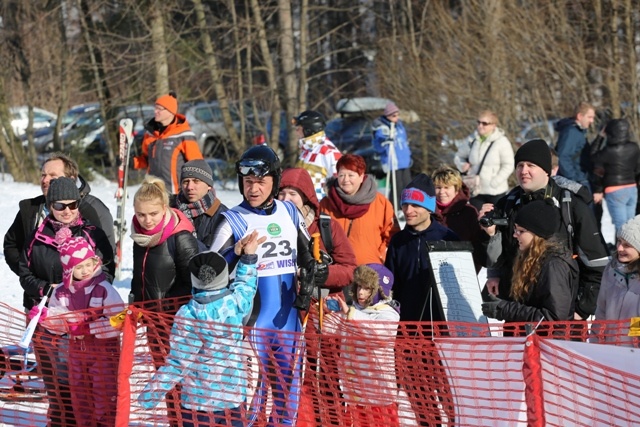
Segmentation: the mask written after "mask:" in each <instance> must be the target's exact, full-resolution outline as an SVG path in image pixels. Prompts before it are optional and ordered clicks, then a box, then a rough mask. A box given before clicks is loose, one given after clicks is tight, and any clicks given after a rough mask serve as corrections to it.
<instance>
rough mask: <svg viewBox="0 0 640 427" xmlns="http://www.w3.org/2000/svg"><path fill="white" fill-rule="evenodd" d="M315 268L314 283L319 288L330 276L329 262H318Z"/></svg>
mask: <svg viewBox="0 0 640 427" xmlns="http://www.w3.org/2000/svg"><path fill="white" fill-rule="evenodd" d="M312 268H313V284H314V285H315V286H317V287H318V288H321V287H323V286H324V284H325V283H327V279H328V278H329V264H325V263H324V262H316V263H315V265H314V266H313V267H312Z"/></svg>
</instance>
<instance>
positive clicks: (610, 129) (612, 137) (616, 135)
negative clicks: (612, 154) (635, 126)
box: [604, 119, 630, 145]
mask: <svg viewBox="0 0 640 427" xmlns="http://www.w3.org/2000/svg"><path fill="white" fill-rule="evenodd" d="M604 131H605V133H606V134H607V145H622V144H624V143H626V142H627V141H629V139H630V126H629V122H628V121H626V120H625V119H613V120H611V121H610V122H609V123H607V127H606V128H605V130H604Z"/></svg>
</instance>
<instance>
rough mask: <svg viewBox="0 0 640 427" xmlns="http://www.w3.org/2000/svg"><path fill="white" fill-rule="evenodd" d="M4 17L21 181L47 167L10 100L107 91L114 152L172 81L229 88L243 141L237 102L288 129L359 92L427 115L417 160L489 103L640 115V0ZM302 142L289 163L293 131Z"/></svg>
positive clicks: (81, 1) (255, 3) (52, 2)
mask: <svg viewBox="0 0 640 427" xmlns="http://www.w3.org/2000/svg"><path fill="white" fill-rule="evenodd" d="M0 19H1V21H0V63H1V64H3V66H2V67H0V128H1V129H0V130H3V131H2V132H0V151H1V152H2V155H3V156H4V158H5V161H6V165H7V168H8V169H9V170H8V171H9V172H10V173H11V174H12V175H13V177H14V180H15V181H27V182H36V181H37V179H38V175H39V173H38V159H37V154H36V151H35V149H34V147H33V144H32V143H29V144H27V145H26V149H25V148H24V147H25V145H24V144H23V143H22V141H20V139H19V138H18V137H17V136H16V135H14V134H13V132H12V130H11V126H10V114H9V107H11V106H17V105H29V106H38V107H42V108H46V109H48V110H51V111H54V112H57V113H58V115H59V116H60V115H61V114H62V113H64V112H65V111H66V110H67V108H69V106H70V105H74V104H78V103H82V102H100V105H101V107H100V108H101V109H102V112H103V116H104V117H106V118H107V124H108V125H107V129H109V130H110V131H111V132H109V135H108V139H107V142H108V146H109V148H110V150H109V157H110V158H111V159H113V158H114V157H115V153H117V147H116V145H117V138H116V131H117V123H116V120H115V108H116V106H118V105H125V104H135V103H141V104H153V101H154V100H155V98H156V97H157V96H159V95H161V94H165V93H167V92H169V91H170V90H171V91H175V92H176V93H177V95H178V100H179V101H180V102H181V103H182V102H187V101H210V100H217V101H219V103H220V105H221V107H222V111H223V118H224V121H225V124H226V127H227V129H228V130H229V133H230V144H231V145H232V147H233V148H234V149H235V151H236V152H241V151H242V150H243V149H244V148H246V147H247V144H249V143H250V142H249V141H247V138H246V136H245V135H244V132H243V129H244V127H242V128H241V131H240V132H236V131H235V130H234V128H233V126H232V124H231V123H232V118H231V115H230V114H229V109H228V107H229V105H230V104H234V103H235V105H238V108H240V109H241V111H240V112H241V117H244V116H247V115H249V114H252V113H256V112H257V111H269V112H271V115H272V117H274V118H275V120H273V121H272V123H273V126H272V127H271V134H272V135H274V136H275V135H278V133H279V131H280V129H279V127H280V124H281V122H282V123H283V124H285V125H287V126H289V127H290V126H291V124H290V123H289V120H283V121H281V120H280V119H279V117H281V114H284V115H285V117H287V118H290V117H293V116H294V115H296V114H297V113H299V112H300V111H303V110H305V109H315V110H318V111H320V112H322V113H324V114H325V115H326V116H327V117H329V118H331V117H333V116H334V115H335V109H334V108H335V104H336V101H337V100H338V99H340V98H349V97H356V96H382V97H386V98H389V99H392V100H394V101H395V102H397V103H398V104H399V106H400V108H401V109H404V110H412V111H414V112H415V113H416V114H417V116H418V117H419V118H420V120H419V121H417V122H416V123H413V124H412V127H413V128H414V129H416V130H417V131H418V134H419V135H420V136H419V137H418V138H417V139H418V140H417V141H413V144H414V147H416V148H415V149H414V160H416V161H417V163H418V165H430V164H433V163H434V162H436V161H437V160H438V159H439V158H441V156H442V150H447V149H448V150H450V148H448V147H443V146H442V144H441V138H439V137H433V135H439V136H441V135H445V134H447V135H453V134H458V135H461V136H462V135H468V134H469V133H471V131H472V130H473V129H474V127H475V122H474V120H475V119H476V115H477V114H478V112H479V111H481V110H483V109H486V108H489V109H492V110H494V111H496V113H497V114H498V116H499V117H500V122H501V123H500V126H501V127H502V128H503V129H505V130H506V131H507V134H508V135H509V136H510V137H512V136H513V135H514V133H516V132H517V131H518V130H519V129H520V128H521V127H522V123H524V122H535V121H538V120H546V119H547V118H552V117H553V118H559V117H563V116H569V115H571V114H573V109H574V107H575V105H576V104H577V103H578V102H580V101H582V100H587V101H590V102H592V103H593V104H594V105H596V107H597V108H598V110H599V112H600V113H602V114H603V115H604V116H607V117H621V116H624V117H627V118H628V119H629V120H630V121H631V123H632V126H633V129H634V130H636V131H637V130H638V90H639V88H638V71H639V65H640V64H639V62H638V49H639V48H640V10H639V8H638V7H637V4H635V2H633V1H632V0H540V1H526V0H504V1H501V0H466V1H461V0H448V1H445V0H209V1H207V0H186V1H185V0H183V1H176V0H0ZM247 100H248V101H251V102H250V103H245V102H243V101H247ZM243 108H250V109H252V110H254V111H243V110H242V109H243ZM58 122H60V121H58ZM259 125H260V126H265V123H260V124H259ZM57 126H59V124H57ZM265 129H266V127H265ZM57 134H58V132H57V131H56V135H57ZM32 135H33V129H29V128H28V129H27V137H28V140H30V139H31V138H32ZM277 139H278V138H277V137H272V138H271V140H272V141H277ZM54 144H56V146H55V148H56V149H64V148H65V147H63V146H62V142H61V141H59V140H57V139H56V140H55V141H54ZM288 144H289V149H288V150H287V152H288V158H287V161H288V162H291V161H292V160H293V159H294V158H295V156H296V152H297V141H296V140H295V133H294V132H289V141H288ZM231 160H233V159H231Z"/></svg>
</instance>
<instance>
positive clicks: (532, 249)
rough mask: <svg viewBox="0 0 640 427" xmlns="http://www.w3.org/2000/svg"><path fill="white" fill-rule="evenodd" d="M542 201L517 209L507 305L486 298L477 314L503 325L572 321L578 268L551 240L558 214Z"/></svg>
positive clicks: (503, 302) (569, 255)
mask: <svg viewBox="0 0 640 427" xmlns="http://www.w3.org/2000/svg"><path fill="white" fill-rule="evenodd" d="M548 200H549V199H547V200H536V201H533V202H531V203H528V204H526V205H525V206H524V207H522V208H521V209H520V210H519V211H518V213H517V215H516V218H515V228H514V230H513V236H514V237H515V238H516V239H517V241H518V255H517V258H516V261H515V264H514V266H513V279H512V285H511V295H510V298H511V300H510V301H507V300H504V299H501V298H497V297H495V296H493V295H489V301H487V302H485V303H483V304H482V312H483V313H484V314H485V315H486V316H487V317H493V318H496V319H498V320H504V321H505V322H538V321H540V320H545V321H569V320H573V312H574V311H575V306H574V304H575V299H576V294H577V292H578V264H577V263H576V261H575V260H574V259H573V258H572V256H571V254H570V253H569V252H568V250H567V249H566V248H565V247H564V246H563V245H562V244H561V243H560V242H558V241H557V240H555V239H554V238H553V234H554V232H555V231H556V230H557V229H558V227H559V226H560V213H559V212H558V209H557V208H556V207H554V206H553V205H552V204H550V202H548Z"/></svg>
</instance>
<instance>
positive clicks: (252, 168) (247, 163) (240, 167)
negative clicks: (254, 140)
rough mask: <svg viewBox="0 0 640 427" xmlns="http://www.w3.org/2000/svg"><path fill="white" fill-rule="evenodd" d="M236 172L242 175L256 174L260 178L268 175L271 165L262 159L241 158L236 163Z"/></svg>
mask: <svg viewBox="0 0 640 427" xmlns="http://www.w3.org/2000/svg"><path fill="white" fill-rule="evenodd" d="M236 172H237V173H238V175H240V176H247V175H255V176H256V177H258V178H262V177H263V176H266V175H267V174H268V173H269V172H270V169H269V165H268V164H266V163H265V162H263V161H262V160H253V159H247V160H241V161H239V162H237V163H236Z"/></svg>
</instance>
